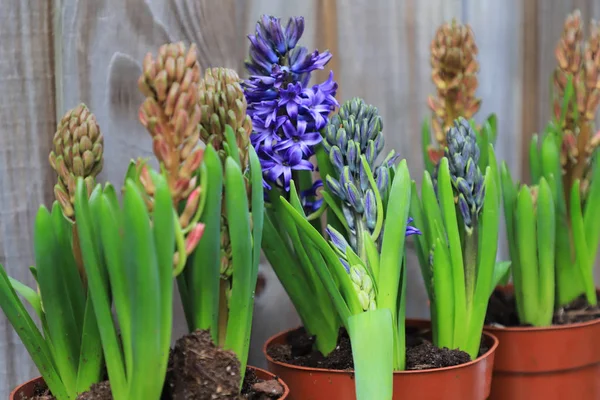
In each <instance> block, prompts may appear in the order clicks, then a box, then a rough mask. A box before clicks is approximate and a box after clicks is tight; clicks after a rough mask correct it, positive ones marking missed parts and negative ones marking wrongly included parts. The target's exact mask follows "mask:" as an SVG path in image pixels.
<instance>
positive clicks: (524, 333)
mask: <svg viewBox="0 0 600 400" xmlns="http://www.w3.org/2000/svg"><path fill="white" fill-rule="evenodd" d="M502 289H503V290H507V291H508V290H510V291H512V287H505V288H502ZM485 331H486V332H489V333H492V334H493V335H494V336H496V337H497V338H498V340H499V342H500V344H499V345H498V350H497V351H496V361H495V363H494V379H493V381H492V392H491V396H490V399H491V400H505V399H510V400H525V399H527V400H531V399H544V400H563V399H573V400H575V399H600V346H599V345H598V340H599V338H600V320H594V321H590V322H584V323H579V324H571V325H556V326H550V327H544V328H522V327H515V328H497V327H491V326H486V327H485Z"/></svg>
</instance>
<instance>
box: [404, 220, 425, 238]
mask: <svg viewBox="0 0 600 400" xmlns="http://www.w3.org/2000/svg"><path fill="white" fill-rule="evenodd" d="M411 222H413V219H412V218H410V217H409V218H408V224H407V225H406V232H405V234H404V236H406V237H408V236H412V235H421V234H422V233H421V231H420V230H418V229H417V228H416V227H414V226H411V225H410V223H411Z"/></svg>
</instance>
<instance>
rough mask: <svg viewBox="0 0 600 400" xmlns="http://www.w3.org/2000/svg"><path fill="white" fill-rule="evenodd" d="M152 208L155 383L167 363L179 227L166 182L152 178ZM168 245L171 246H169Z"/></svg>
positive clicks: (160, 376)
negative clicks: (156, 339)
mask: <svg viewBox="0 0 600 400" xmlns="http://www.w3.org/2000/svg"><path fill="white" fill-rule="evenodd" d="M153 181H154V185H155V187H156V189H155V192H154V207H153V209H152V233H153V238H154V246H155V248H156V261H157V267H158V282H157V283H158V286H159V292H158V293H157V295H160V298H159V307H160V328H161V331H160V348H159V350H160V352H159V355H160V357H162V358H160V359H157V361H159V360H160V363H159V364H158V366H157V368H156V370H157V372H156V377H157V380H160V379H164V378H162V377H164V376H165V375H166V372H167V363H168V360H169V347H170V345H171V330H172V325H173V257H174V253H175V246H174V244H175V230H176V226H177V225H179V218H178V215H177V214H176V213H175V209H174V208H173V200H172V198H171V191H170V190H169V185H168V183H167V181H166V179H165V178H163V177H162V176H161V175H158V174H154V175H153ZM169 244H170V245H169Z"/></svg>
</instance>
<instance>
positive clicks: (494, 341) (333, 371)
mask: <svg viewBox="0 0 600 400" xmlns="http://www.w3.org/2000/svg"><path fill="white" fill-rule="evenodd" d="M407 321H414V322H430V321H429V320H426V319H419V318H410V319H407ZM301 327H302V326H298V327H296V328H292V329H288V330H285V331H282V332H279V333H277V334H275V335H273V336H271V337H270V338H269V339H268V340H267V341H266V342H265V344H264V345H263V354H264V355H265V357H266V359H267V361H268V362H270V363H273V364H277V365H280V366H282V367H286V368H289V369H295V370H300V371H306V372H325V373H330V374H349V373H352V374H353V373H354V370H353V369H347V370H343V369H327V368H311V367H303V366H299V365H294V364H288V363H285V362H281V361H276V360H274V359H273V357H271V356H270V355H269V353H268V352H267V349H268V348H269V347H270V345H271V344H272V342H273V341H274V340H275V339H277V338H278V337H280V336H283V335H287V334H288V333H290V332H293V331H295V330H296V329H299V328H301ZM481 334H482V336H485V337H487V338H488V339H490V340H491V341H492V344H491V346H490V348H489V349H488V351H486V352H485V353H484V354H482V355H481V356H479V357H477V358H476V359H474V360H472V361H469V362H468V363H464V364H460V365H453V366H451V367H443V368H430V369H423V370H411V371H394V375H415V374H434V373H439V372H446V371H455V370H460V369H465V368H469V367H471V366H473V365H475V364H477V363H480V362H481V361H483V360H485V359H487V358H488V357H489V356H491V355H492V354H494V352H495V351H496V348H497V347H498V343H499V340H498V338H497V337H496V336H494V335H493V334H492V333H490V332H485V331H483V332H482V333H481Z"/></svg>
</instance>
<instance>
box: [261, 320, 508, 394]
mask: <svg viewBox="0 0 600 400" xmlns="http://www.w3.org/2000/svg"><path fill="white" fill-rule="evenodd" d="M406 324H407V326H412V327H417V328H421V329H427V328H429V327H430V326H431V324H430V322H429V321H424V320H407V321H406ZM293 330H294V329H292V330H289V331H285V332H282V333H279V334H277V335H275V336H273V337H271V338H270V339H269V340H268V341H267V342H266V343H265V345H264V347H263V352H264V353H265V356H266V358H267V364H268V368H269V370H270V371H271V372H273V373H274V374H275V375H277V376H279V377H280V378H281V379H283V380H284V381H285V382H286V383H287V384H288V386H289V387H290V396H289V399H290V400H352V399H355V398H356V391H355V388H354V371H341V370H329V369H322V368H307V367H298V366H295V365H291V364H286V363H282V362H279V361H275V360H274V359H273V358H272V357H270V356H269V354H268V352H267V349H268V348H269V347H271V346H273V345H276V344H285V343H286V338H287V335H288V333H289V332H291V331H293ZM484 340H485V344H486V345H487V346H488V347H489V350H488V351H487V352H486V353H485V354H484V355H482V356H481V357H479V358H478V359H476V360H474V361H471V362H469V363H467V364H463V365H457V366H454V367H448V368H436V369H429V370H423V371H399V372H395V373H394V396H393V399H394V400H400V399H403V400H404V399H411V400H440V399H444V400H484V399H487V398H488V396H489V393H490V387H491V380H492V369H493V364H494V353H495V351H496V347H497V346H498V339H496V338H495V337H494V336H493V335H491V334H489V333H486V334H484ZM374 400H375V399H374Z"/></svg>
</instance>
